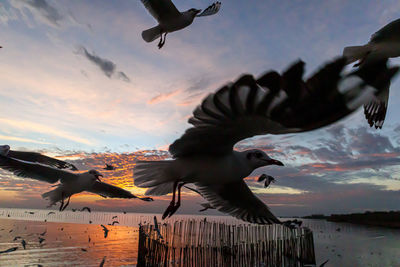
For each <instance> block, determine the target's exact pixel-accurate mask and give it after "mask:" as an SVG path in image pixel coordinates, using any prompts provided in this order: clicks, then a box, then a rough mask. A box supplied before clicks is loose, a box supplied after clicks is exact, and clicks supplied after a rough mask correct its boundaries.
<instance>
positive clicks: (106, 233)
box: [100, 224, 110, 238]
mask: <svg viewBox="0 0 400 267" xmlns="http://www.w3.org/2000/svg"><path fill="white" fill-rule="evenodd" d="M100 226H101V227H103V231H104V238H107V236H108V232H110V230H108V229H107V227H105V226H104V225H102V224H101V225H100Z"/></svg>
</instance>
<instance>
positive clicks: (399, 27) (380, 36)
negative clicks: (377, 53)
mask: <svg viewBox="0 0 400 267" xmlns="http://www.w3.org/2000/svg"><path fill="white" fill-rule="evenodd" d="M399 40H400V19H397V20H394V21H392V22H390V23H388V24H387V25H385V26H384V27H383V28H381V29H380V30H379V31H377V32H376V33H374V34H373V35H372V36H371V39H370V42H371V43H379V42H386V41H389V42H390V41H399Z"/></svg>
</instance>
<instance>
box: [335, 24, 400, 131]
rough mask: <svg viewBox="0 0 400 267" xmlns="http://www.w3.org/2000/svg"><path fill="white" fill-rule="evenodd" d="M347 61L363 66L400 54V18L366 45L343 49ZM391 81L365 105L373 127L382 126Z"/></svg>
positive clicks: (376, 34)
mask: <svg viewBox="0 0 400 267" xmlns="http://www.w3.org/2000/svg"><path fill="white" fill-rule="evenodd" d="M343 56H344V57H346V58H347V63H349V64H350V63H353V62H355V61H357V60H358V63H357V64H355V65H354V66H355V67H357V66H359V67H363V66H364V65H367V64H369V63H373V62H375V61H377V60H381V59H386V58H394V57H399V56H400V19H397V20H395V21H392V22H390V23H389V24H387V25H385V26H384V27H383V28H381V29H380V30H378V31H377V32H376V33H374V34H373V35H372V36H371V39H370V41H369V42H368V43H367V44H366V45H361V46H349V47H345V48H344V50H343ZM389 87H390V81H388V83H387V84H386V88H385V90H382V92H381V93H380V94H378V95H376V97H375V98H373V99H372V100H371V101H370V102H369V103H367V104H366V105H365V106H364V114H365V118H366V119H367V120H368V123H369V125H370V126H371V127H375V128H380V129H381V128H382V126H383V123H384V120H385V117H386V111H387V107H388V102H389Z"/></svg>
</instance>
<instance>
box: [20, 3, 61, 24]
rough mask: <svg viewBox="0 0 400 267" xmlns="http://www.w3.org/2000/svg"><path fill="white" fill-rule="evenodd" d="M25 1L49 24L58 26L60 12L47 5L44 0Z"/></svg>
mask: <svg viewBox="0 0 400 267" xmlns="http://www.w3.org/2000/svg"><path fill="white" fill-rule="evenodd" d="M26 3H27V4H28V5H29V6H31V7H33V8H35V9H36V10H37V11H38V12H39V13H40V14H41V15H42V16H43V17H44V18H45V19H47V20H48V21H49V22H50V23H51V24H53V25H56V26H59V25H60V24H59V22H60V21H61V20H62V19H63V16H62V15H61V14H60V12H59V11H58V10H57V9H56V8H54V7H53V6H51V5H49V4H48V3H47V2H46V1H45V0H27V1H26Z"/></svg>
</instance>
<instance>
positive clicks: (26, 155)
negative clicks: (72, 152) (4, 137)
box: [0, 145, 78, 171]
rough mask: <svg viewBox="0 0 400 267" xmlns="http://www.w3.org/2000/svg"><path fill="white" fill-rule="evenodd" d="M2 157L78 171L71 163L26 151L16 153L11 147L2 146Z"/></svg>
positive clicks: (0, 152)
mask: <svg viewBox="0 0 400 267" xmlns="http://www.w3.org/2000/svg"><path fill="white" fill-rule="evenodd" d="M0 155H2V156H7V157H10V158H14V159H20V160H24V161H30V162H37V163H41V164H45V165H49V166H52V167H55V168H59V169H70V170H72V171H77V170H78V169H77V168H76V167H75V166H74V165H73V164H71V163H68V162H65V161H62V160H58V159H55V158H51V157H48V156H45V155H42V154H40V153H37V152H26V151H15V150H10V146H9V145H3V146H0Z"/></svg>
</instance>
